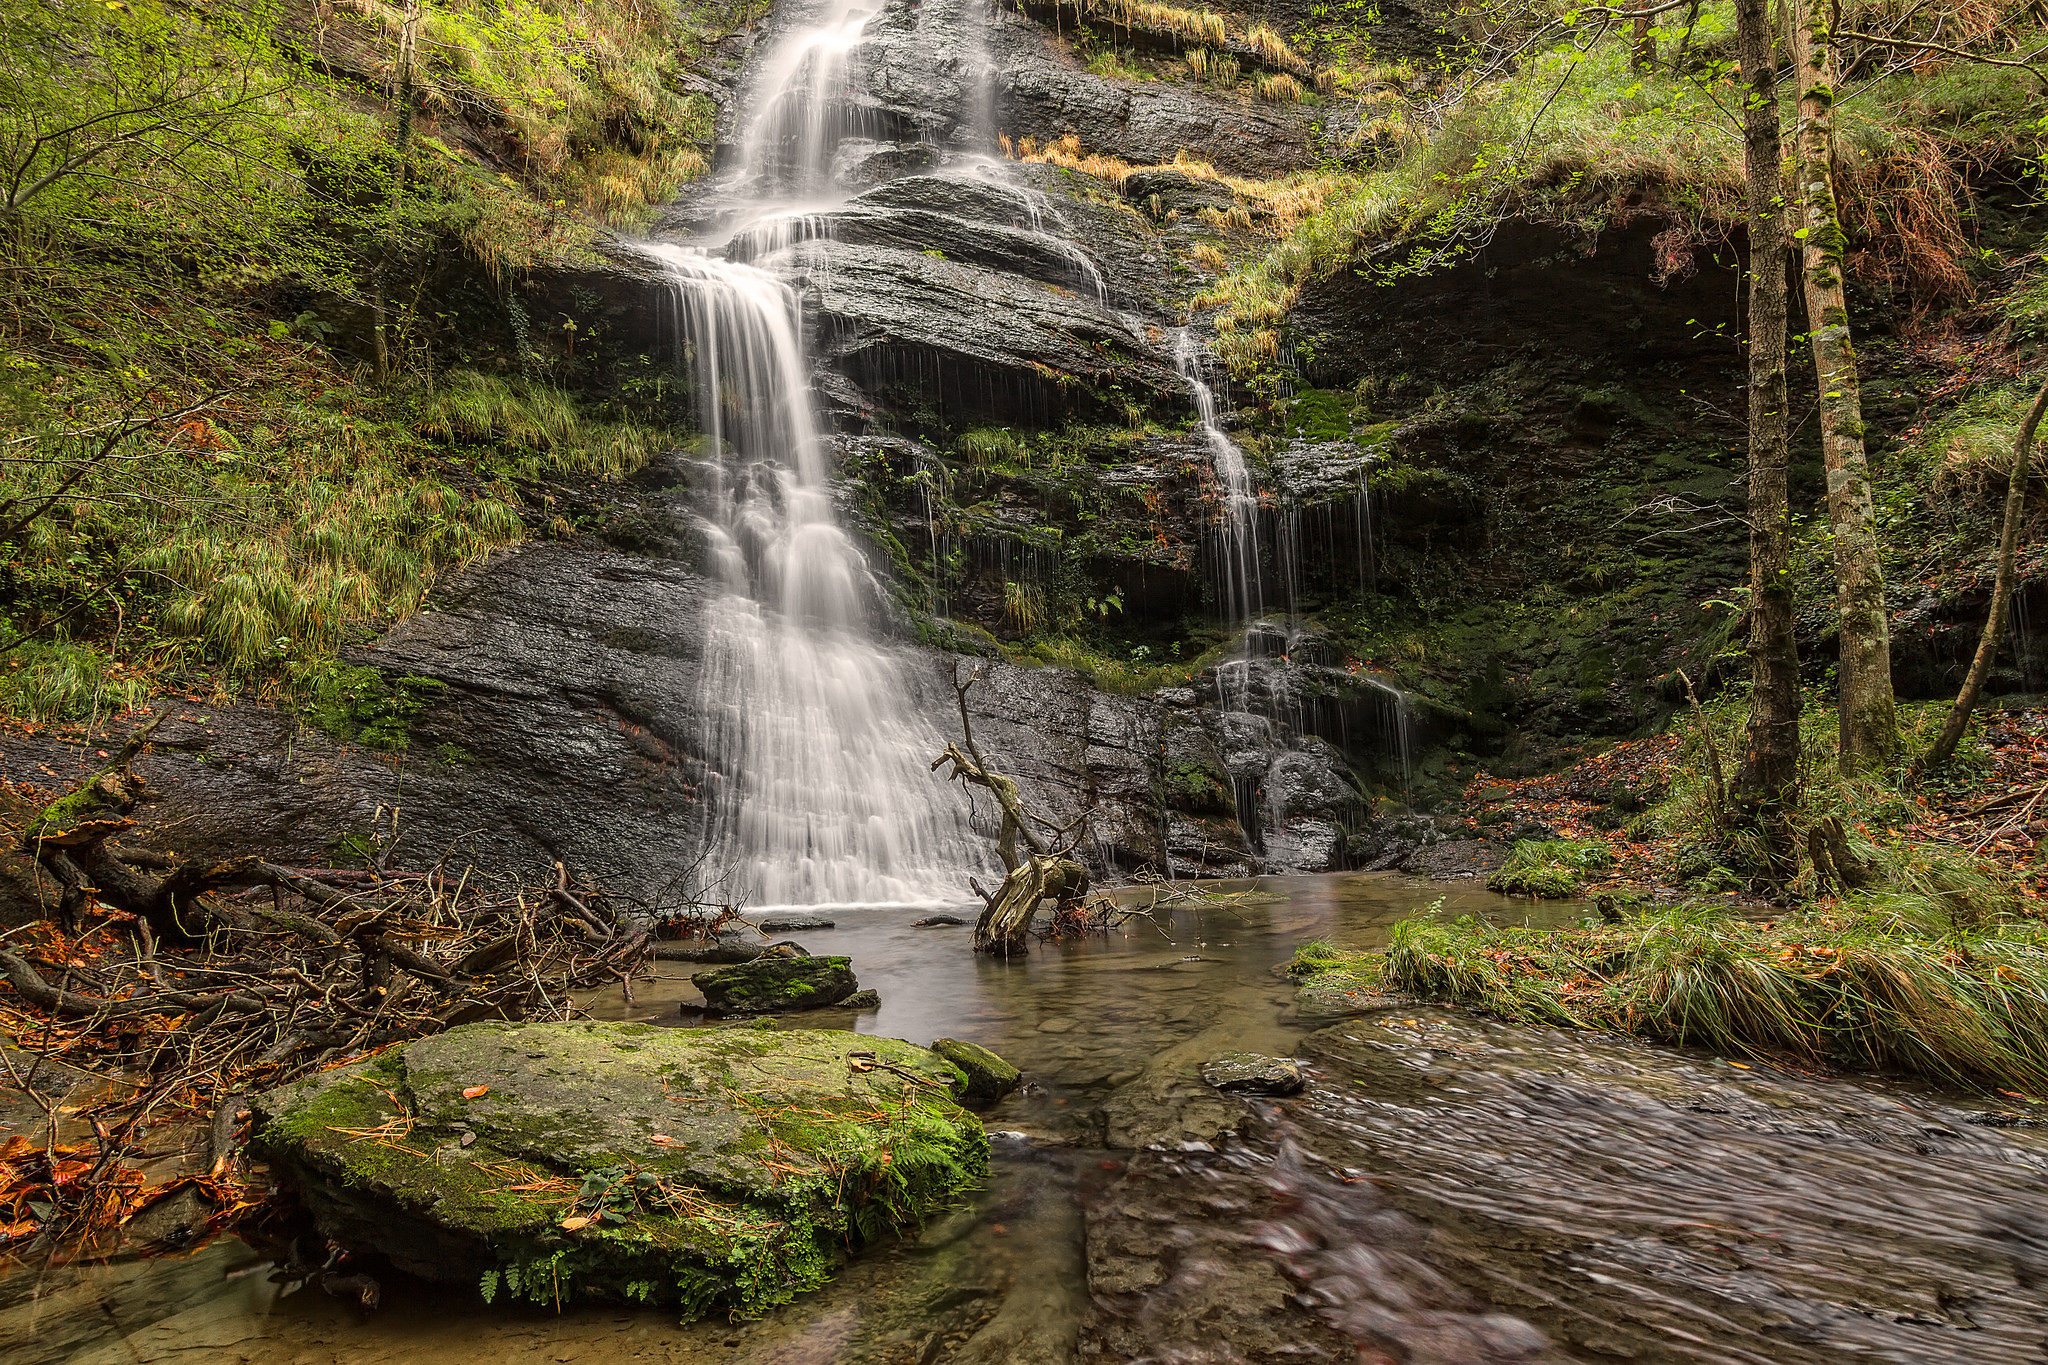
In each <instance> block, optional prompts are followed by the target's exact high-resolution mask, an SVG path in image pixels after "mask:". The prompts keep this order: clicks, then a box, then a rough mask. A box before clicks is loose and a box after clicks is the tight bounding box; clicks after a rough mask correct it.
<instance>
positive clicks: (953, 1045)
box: [932, 1038, 1024, 1104]
mask: <svg viewBox="0 0 2048 1365" xmlns="http://www.w3.org/2000/svg"><path fill="white" fill-rule="evenodd" d="M932 1051H933V1052H936V1053H938V1054H939V1055H940V1056H941V1057H944V1058H945V1059H946V1060H947V1061H949V1062H951V1063H952V1064H953V1065H954V1066H957V1067H959V1068H960V1069H961V1070H962V1071H964V1072H966V1073H967V1090H966V1097H967V1098H968V1099H970V1100H979V1101H981V1102H982V1103H984V1104H987V1103H992V1102H994V1101H996V1100H999V1099H1001V1098H1002V1097H1003V1096H1005V1095H1007V1094H1009V1093H1010V1092H1011V1091H1012V1090H1015V1089H1016V1088H1017V1083H1018V1082H1019V1081H1021V1080H1022V1079H1024V1073H1023V1072H1021V1071H1019V1070H1017V1068H1016V1067H1014V1066H1011V1065H1010V1064H1009V1063H1008V1062H1006V1061H1004V1060H1003V1059H1002V1058H1001V1057H998V1056H996V1054H995V1053H993V1052H990V1051H989V1050H988V1049H987V1048H985V1047H981V1046H979V1045H978V1044H975V1043H963V1042H961V1041H960V1040H959V1039H958V1038H934V1039H932Z"/></svg>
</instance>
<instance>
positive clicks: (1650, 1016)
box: [1387, 908, 2048, 1092]
mask: <svg viewBox="0 0 2048 1365" xmlns="http://www.w3.org/2000/svg"><path fill="white" fill-rule="evenodd" d="M1387 976H1388V979H1389V980H1390V981H1391V982H1393V983H1394V984H1395V985H1397V986H1398V987H1399V988H1400V989H1402V990H1405V991H1409V992H1412V993H1414V994H1417V995H1422V996H1430V997H1434V998H1438V999H1443V1000H1448V1001H1452V1002H1456V1003H1459V1004H1465V1005H1470V1006H1473V1007H1475V1008H1479V1009H1483V1010H1486V1011H1488V1012H1490V1013H1493V1014H1497V1015H1499V1016H1501V1017H1502V1018H1505V1019H1511V1020H1516V1021H1519V1022H1525V1023H1541V1024H1555V1025H1562V1026H1565V1027H1569V1028H1586V1029H1603V1030H1612V1031H1616V1032H1624V1033H1635V1034H1641V1035H1643V1036H1645V1037H1649V1038H1655V1039H1659V1040H1661V1041H1665V1042H1672V1043H1686V1044H1694V1045H1698V1046H1702V1047H1709V1048H1714V1049H1717V1050H1720V1051H1725V1052H1733V1053H1736V1054H1738V1055H1743V1056H1754V1057H1777V1058H1786V1059H1789V1060H1791V1061H1793V1062H1795V1063H1801V1064H1807V1065H1825V1066H1833V1067H1841V1068H1850V1069H1863V1070H1875V1071H1886V1072H1897V1073H1905V1074H1913V1075H1923V1076H1931V1077H1934V1078H1937V1079H1941V1080H1945V1081H1953V1082H1966V1083H1974V1084H1989V1085H1994V1086H2004V1087H2008V1088H2013V1089H2019V1090H2023V1091H2029V1092H2039V1091H2041V1090H2042V1089H2044V1088H2048V938H2044V935H2043V932H2042V930H2041V929H2040V928H2039V927H2038V926H2035V925H2032V924H2026V925H2004V926H1999V927H1996V928H1991V929H1986V930H1983V931H1980V932H1976V933H1970V934H1924V933H1915V932H1910V931H1908V930H1907V929H1905V928H1903V927H1902V926H1900V925H1898V924H1896V923H1894V922H1890V921H1888V920H1886V919H1884V918H1882V917H1873V916H1868V915H1857V914H1848V915H1841V914H1838V915H1833V916H1807V917H1802V918H1797V919H1788V920H1784V921H1780V922H1777V923H1770V924H1761V923H1751V922H1747V921H1743V920H1737V919H1730V918H1727V917H1725V916H1722V915H1718V914H1715V913H1713V912H1711V911H1706V910H1700V909H1687V908H1681V909H1677V910H1670V911H1665V912H1661V913H1657V914H1652V915H1647V916H1644V917H1642V918H1640V919H1638V920H1635V921H1633V922H1630V923H1626V924H1622V925H1615V926H1600V927H1588V928H1581V929H1557V930H1532V929H1515V928H1505V929H1496V928H1493V927H1492V926H1489V925H1486V924H1484V923H1481V922H1479V921H1477V920H1473V919H1470V918H1465V919H1460V920H1458V921H1455V922H1451V923H1446V922H1443V921H1438V920H1408V921H1404V922H1403V923H1401V924H1398V925H1396V926H1395V927H1394V934H1393V942H1392V945H1391V947H1390V948H1389V950H1388V953H1387Z"/></svg>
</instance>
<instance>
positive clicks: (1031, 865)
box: [932, 669, 1088, 957]
mask: <svg viewBox="0 0 2048 1365" xmlns="http://www.w3.org/2000/svg"><path fill="white" fill-rule="evenodd" d="M980 676H981V670H980V669H976V670H975V671H974V673H973V674H971V675H970V676H969V677H968V679H967V681H966V682H964V683H963V682H961V681H960V680H959V676H958V673H957V671H956V673H955V676H954V680H953V693H954V698H955V700H957V701H958V702H959V705H960V742H959V743H957V744H948V745H947V746H946V751H945V752H944V753H942V754H940V755H939V756H938V757H937V758H935V759H933V760H932V771H933V772H937V771H938V770H939V769H940V768H941V767H942V766H944V765H946V764H948V763H950V764H952V765H953V768H952V771H951V772H950V773H948V774H947V776H948V777H950V778H952V779H954V780H956V781H959V782H963V783H966V784H967V785H968V786H972V787H980V788H982V789H983V790H985V791H987V792H988V793H989V794H990V795H991V796H993V797H995V799H996V805H997V807H998V808H999V809H1001V811H1002V813H1003V824H1002V832H1001V834H999V835H998V836H997V838H996V854H997V856H998V857H1000V858H1001V859H1002V860H1003V868H1004V872H1005V875H1004V877H1003V884H1002V885H1001V886H999V887H998V888H996V893H995V895H993V896H989V895H987V894H986V893H983V899H984V900H986V901H987V902H988V904H987V906H986V908H984V909H983V910H982V912H981V918H980V920H978V921H977V922H976V923H975V926H974V950H975V951H976V952H978V953H995V954H997V955H998V956H1001V957H1010V956H1013V955H1015V954H1017V953H1020V952H1022V951H1024V949H1025V948H1026V947H1028V946H1029V940H1030V936H1031V925H1032V922H1033V921H1034V920H1036V919H1037V918H1038V907H1039V905H1040V904H1041V903H1042V902H1044V901H1045V900H1047V899H1052V900H1056V901H1058V902H1059V903H1060V905H1061V906H1063V907H1064V906H1070V905H1078V904H1080V902H1081V898H1082V897H1084V896H1086V895H1087V894H1088V869H1087V868H1085V867H1083V866H1081V864H1080V863H1078V862H1076V861H1074V859H1073V858H1072V857H1070V856H1068V855H1070V854H1071V853H1072V852H1073V851H1074V845H1075V843H1077V842H1078V841H1079V839H1080V837H1081V831H1082V830H1083V829H1084V828H1085V827H1086V825H1087V816H1086V813H1085V812H1084V813H1083V815H1082V817H1081V818H1080V819H1077V820H1075V821H1074V822H1073V823H1072V824H1071V825H1068V826H1066V827H1064V828H1057V827H1055V826H1054V825H1053V824H1052V823H1051V822H1050V821H1047V820H1041V819H1039V818H1038V817H1036V816H1034V815H1032V814H1031V812H1029V811H1027V810H1025V809H1024V799H1023V797H1022V796H1021V795H1020V794H1019V793H1018V791H1017V784H1016V783H1015V782H1013V781H1012V780H1011V779H1009V778H1008V777H1005V776H1004V775H1003V774H1001V773H999V772H996V771H994V770H993V769H991V768H990V767H989V766H988V762H987V760H986V759H984V758H983V757H982V756H981V749H980V747H979V746H978V745H976V744H975V742H974V725H973V722H972V721H970V720H969V719H968V717H967V689H968V688H970V687H972V686H974V683H975V680H976V679H977V678H979V677H980ZM963 750H964V751H963ZM1033 826H1039V827H1042V828H1044V829H1046V830H1055V829H1057V833H1059V834H1061V835H1064V836H1067V837H1068V843H1067V845H1066V847H1064V848H1054V847H1053V846H1052V845H1051V843H1050V842H1049V841H1048V840H1047V839H1045V838H1044V837H1042V836H1041V835H1040V834H1039V833H1038V832H1037V830H1035V829H1034V828H1033ZM1020 841H1021V842H1022V843H1023V845H1024V848H1023V851H1022V854H1021V856H1020V854H1019V852H1018V848H1017V845H1018V843H1019V842H1020ZM967 884H968V885H969V886H972V887H973V888H974V889H975V891H976V892H981V887H980V886H979V885H978V884H977V883H976V882H975V881H974V879H973V878H971V877H970V878H968V882H967Z"/></svg>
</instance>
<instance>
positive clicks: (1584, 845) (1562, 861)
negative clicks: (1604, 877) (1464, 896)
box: [1486, 839, 1614, 900]
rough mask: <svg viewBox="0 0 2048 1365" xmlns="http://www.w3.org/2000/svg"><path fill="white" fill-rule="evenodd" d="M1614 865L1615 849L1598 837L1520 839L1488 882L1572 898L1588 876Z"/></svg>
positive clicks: (1498, 887) (1501, 888)
mask: <svg viewBox="0 0 2048 1365" xmlns="http://www.w3.org/2000/svg"><path fill="white" fill-rule="evenodd" d="M1613 866H1614V852H1613V850H1611V849H1609V848H1608V847H1607V845H1605V844H1603V843H1599V842H1597V841H1594V840H1585V841H1583V842H1581V841H1574V840H1571V839H1517V840H1516V841H1515V851H1514V852H1513V853H1512V854H1510V855H1509V856H1508V860H1507V861H1506V862H1505V863H1502V864H1501V865H1500V867H1499V868H1498V869H1497V870H1496V871H1495V872H1494V874H1493V875H1492V876H1491V877H1488V878H1487V879H1486V884H1487V886H1488V887H1490V888H1492V889H1493V890H1495V891H1505V892H1509V893H1515V892H1519V893H1522V894H1524V895H1530V896H1541V897H1544V898H1546V899H1550V900H1568V899H1570V898H1571V897H1573V896H1576V895H1578V894H1579V892H1580V891H1581V890H1582V889H1583V888H1584V885H1585V880H1586V878H1587V877H1588V876H1590V875H1591V874H1593V873H1596V872H1605V871H1607V870H1608V869H1609V868H1611V867H1613Z"/></svg>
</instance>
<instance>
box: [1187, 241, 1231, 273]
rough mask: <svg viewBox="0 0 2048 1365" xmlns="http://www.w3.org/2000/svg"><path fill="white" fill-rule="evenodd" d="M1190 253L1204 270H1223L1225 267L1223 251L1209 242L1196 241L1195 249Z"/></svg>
mask: <svg viewBox="0 0 2048 1365" xmlns="http://www.w3.org/2000/svg"><path fill="white" fill-rule="evenodd" d="M1188 254H1189V255H1190V256H1192V257H1193V258H1194V262H1195V264H1196V265H1198V266H1200V267H1202V269H1204V270H1221V269H1223V268H1224V264H1225V262H1224V259H1223V253H1222V252H1221V251H1218V250H1217V249H1216V248H1215V247H1214V246H1211V245H1210V244H1209V243H1207V242H1197V243H1195V249H1194V250H1193V251H1191V252H1189V253H1188Z"/></svg>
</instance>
